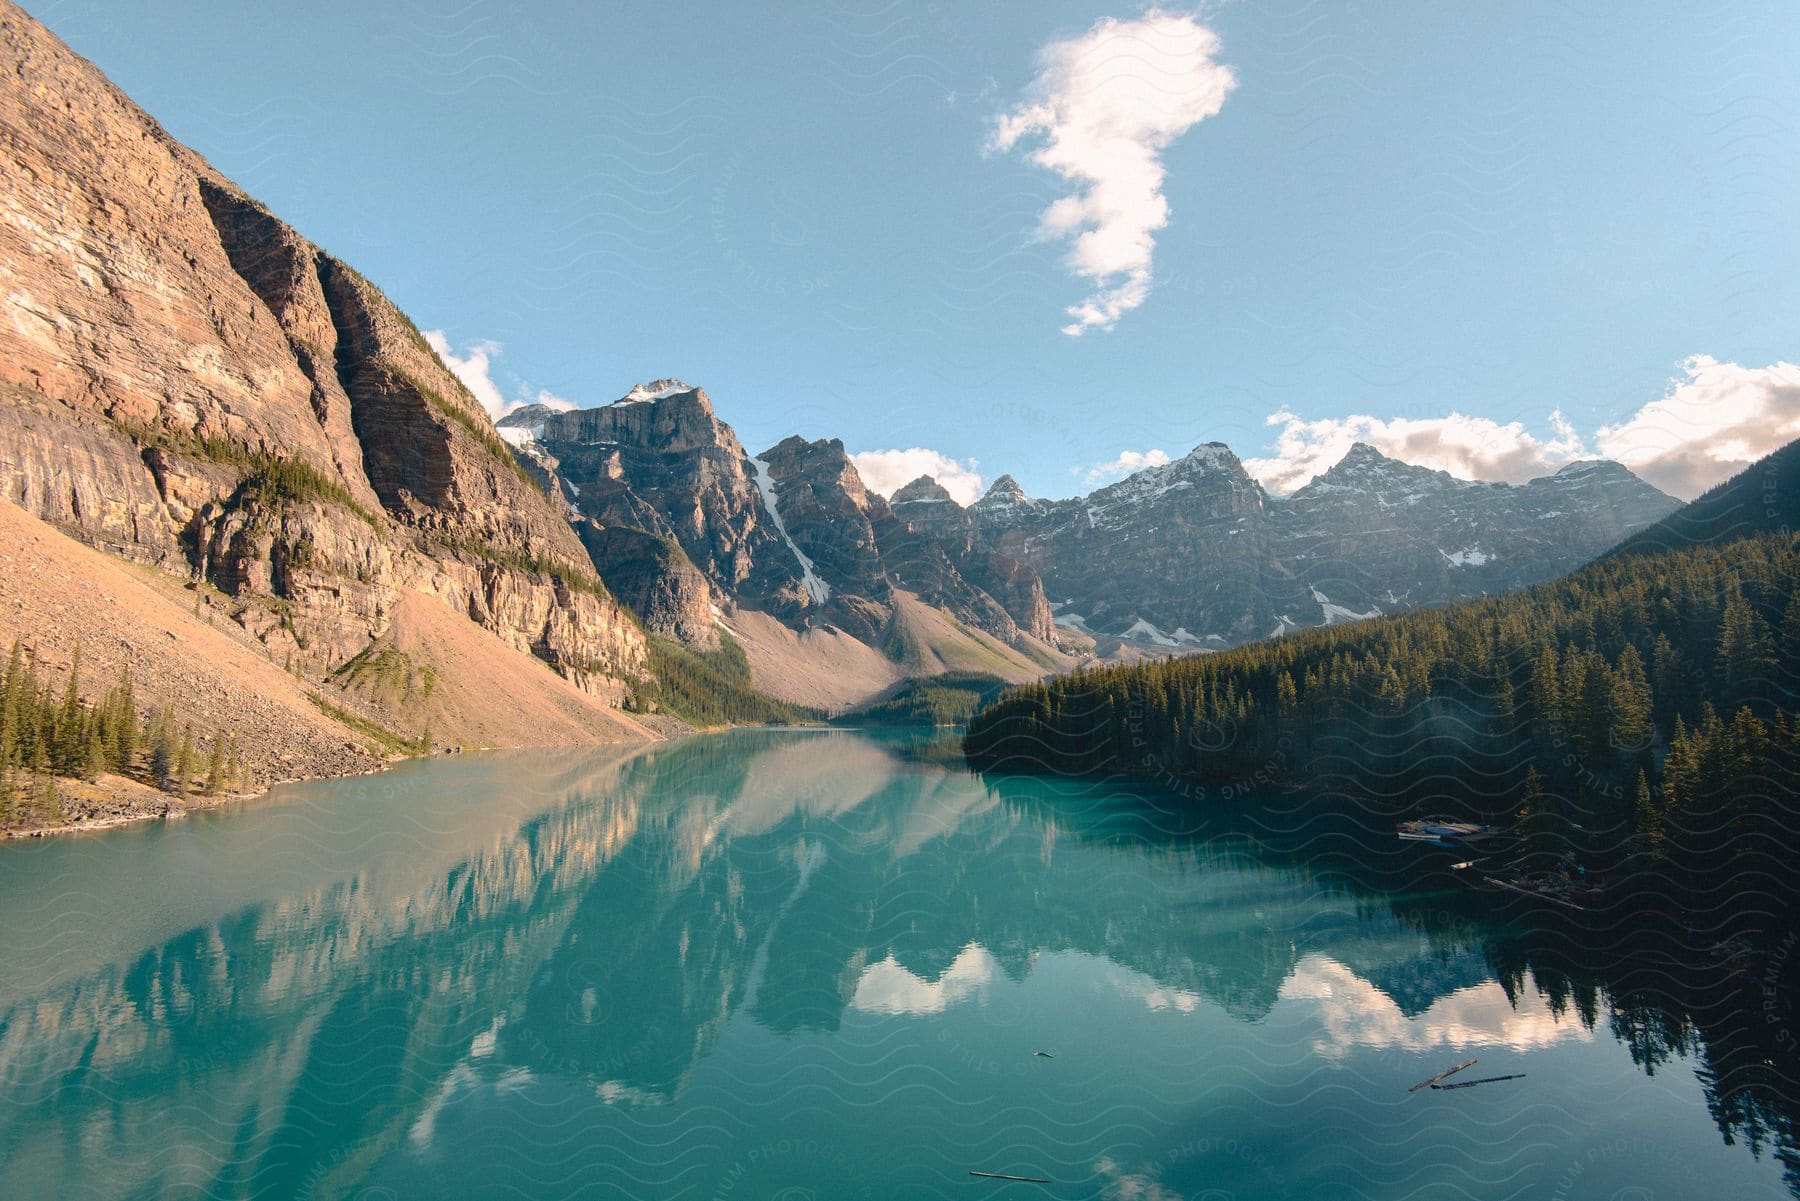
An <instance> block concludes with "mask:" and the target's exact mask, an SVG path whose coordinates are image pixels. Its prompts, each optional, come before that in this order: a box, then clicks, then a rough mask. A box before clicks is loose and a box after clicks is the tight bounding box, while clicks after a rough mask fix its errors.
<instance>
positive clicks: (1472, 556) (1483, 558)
mask: <svg viewBox="0 0 1800 1201" xmlns="http://www.w3.org/2000/svg"><path fill="white" fill-rule="evenodd" d="M1438 554H1440V555H1442V556H1444V561H1445V562H1446V563H1448V564H1450V566H1452V567H1480V566H1481V565H1482V564H1484V563H1492V562H1493V561H1494V556H1493V555H1490V554H1488V553H1487V552H1486V551H1484V550H1478V549H1476V548H1475V547H1472V546H1471V547H1466V548H1464V549H1463V550H1458V551H1448V550H1444V549H1442V548H1441V547H1440V548H1439V550H1438Z"/></svg>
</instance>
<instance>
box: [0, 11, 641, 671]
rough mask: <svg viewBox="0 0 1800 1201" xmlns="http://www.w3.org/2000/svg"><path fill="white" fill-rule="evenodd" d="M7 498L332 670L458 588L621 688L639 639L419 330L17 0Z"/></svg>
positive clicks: (5, 94) (507, 626)
mask: <svg viewBox="0 0 1800 1201" xmlns="http://www.w3.org/2000/svg"><path fill="white" fill-rule="evenodd" d="M0 63H4V65H5V67H6V69H5V70H0V306H3V307H4V309H5V313H4V320H0V494H4V496H5V497H6V498H7V499H10V500H12V501H14V502H15V503H17V504H19V505H20V506H22V507H23V508H25V509H27V510H29V511H31V512H33V513H36V514H38V515H40V516H42V517H44V518H46V519H48V520H51V521H53V522H56V523H58V524H59V525H60V526H61V527H62V528H64V529H65V530H67V531H69V532H71V533H74V534H76V535H77V536H78V537H81V538H83V539H84V540H87V541H89V542H92V543H94V544H96V545H100V546H102V547H105V548H106V549H109V550H112V551H114V552H117V553H121V554H125V555H128V556H130V557H133V558H137V559H140V560H143V561H145V562H149V563H154V564H156V565H158V566H161V567H164V568H167V569H171V570H174V571H178V572H183V573H188V574H191V575H194V576H197V577H201V578H204V579H206V580H208V581H210V582H212V583H214V584H216V585H218V586H219V587H220V588H222V589H224V590H225V591H226V592H228V593H231V594H233V595H234V596H238V597H240V598H246V599H251V600H259V601H262V602H266V604H263V605H262V606H261V607H257V606H252V607H251V609H249V610H247V613H249V614H250V615H249V616H247V617H246V618H245V620H246V622H247V624H251V625H253V626H255V627H257V631H258V632H259V634H261V635H262V636H263V637H264V638H265V641H266V642H267V644H268V645H269V648H270V650H271V652H272V653H273V654H275V655H276V656H277V657H281V656H285V657H286V658H288V659H289V660H292V659H293V658H294V657H295V656H298V657H299V658H300V659H301V661H302V662H303V663H306V664H307V665H308V666H309V668H317V669H321V670H329V669H330V668H331V667H332V666H333V665H335V664H336V663H338V662H341V661H342V660H343V659H345V658H347V657H349V656H350V655H353V654H355V653H356V652H357V651H358V650H359V649H360V648H361V647H363V646H365V645H367V644H368V642H369V640H370V639H371V638H373V637H375V636H378V635H379V634H380V633H381V632H382V630H383V629H384V628H385V625H386V622H387V620H388V617H389V614H390V613H391V610H392V606H393V604H394V601H395V597H396V596H397V595H398V594H399V591H400V590H401V589H411V590H415V591H417V592H422V593H425V594H428V595H432V596H436V597H438V598H440V599H441V600H443V601H445V602H446V603H448V604H449V605H451V606H453V607H454V608H455V609H457V610H458V611H459V612H463V613H466V614H467V615H468V616H469V618H470V619H471V620H473V621H475V622H477V623H479V624H480V625H482V626H484V627H485V628H487V629H488V630H490V631H492V632H493V633H494V634H496V635H498V636H499V637H500V638H501V639H503V640H504V641H505V642H507V643H509V644H511V645H512V646H514V647H515V648H517V649H519V650H522V651H528V652H530V653H532V654H534V655H536V656H537V657H539V658H540V659H542V660H544V661H545V662H546V663H548V664H550V665H551V666H552V667H554V668H555V669H557V670H558V671H559V672H561V673H563V674H564V675H565V676H567V677H568V678H570V679H572V680H575V681H577V682H578V683H581V684H582V685H584V686H586V687H589V688H590V689H592V690H594V691H595V692H597V693H602V694H608V695H611V694H616V693H617V692H618V690H619V687H620V686H619V684H618V682H617V681H618V679H619V678H621V677H630V676H632V675H634V674H636V673H638V672H640V671H641V670H642V668H643V664H644V646H643V639H642V634H641V632H640V631H639V630H638V629H637V627H636V626H635V624H634V623H633V622H632V621H631V620H630V618H629V617H628V616H627V615H626V614H625V613H624V612H623V611H622V610H621V609H620V608H619V607H618V606H617V605H616V604H615V603H614V602H613V601H612V599H611V597H610V596H608V595H607V594H606V591H605V589H604V588H603V587H602V586H601V585H600V583H599V580H598V577H597V575H596V573H595V571H594V569H593V566H592V563H591V561H590V559H589V557H588V554H587V552H586V550H585V549H584V548H583V546H582V544H581V542H580V540H579V539H578V538H577V537H576V535H575V532H574V531H573V530H572V529H571V528H570V526H569V523H568V522H567V520H566V519H565V515H564V512H563V508H562V506H561V505H560V503H558V502H557V501H555V500H553V499H551V498H550V497H548V496H546V495H545V494H544V492H543V491H542V490H540V488H539V487H538V486H537V485H536V484H535V483H534V482H533V480H532V479H531V478H530V476H529V474H528V473H527V472H525V471H524V470H523V469H522V468H521V467H520V465H519V464H518V463H517V462H516V461H515V460H514V458H513V456H512V454H511V453H510V451H509V450H508V448H507V447H506V445H505V444H504V443H503V442H502V441H501V440H500V438H499V437H498V436H497V435H496V433H495V431H494V429H493V427H492V425H491V423H490V422H489V421H488V419H487V416H486V414H485V413H484V412H483V411H482V409H481V408H480V406H479V405H478V404H477V403H476V402H475V400H474V399H473V398H472V397H471V396H469V394H468V393H467V391H466V390H465V389H463V387H462V386H461V385H460V384H459V383H458V381H457V380H456V379H455V377H454V376H453V375H451V373H450V372H449V371H447V370H446V369H445V368H444V366H443V364H442V363H441V362H439V360H438V359H437V357H436V355H434V354H433V353H432V352H431V350H430V348H429V347H427V346H426V345H425V342H424V340H423V339H422V338H421V337H420V336H419V334H418V332H417V330H416V329H414V328H413V326H412V324H411V322H409V321H408V320H407V319H406V317H405V316H404V315H403V314H401V313H400V311H399V310H398V309H396V308H395V307H394V306H393V304H392V303H391V302H389V301H388V300H387V298H386V297H385V296H383V295H382V294H381V293H380V292H379V291H378V290H377V289H375V288H374V287H373V286H372V285H370V284H369V283H368V282H367V281H366V280H364V279H362V278H361V277H360V276H359V275H357V274H356V272H355V271H353V270H352V269H351V268H349V267H348V266H346V265H345V264H343V263H341V262H339V261H337V260H335V259H333V258H332V257H330V256H329V255H326V254H324V253H323V252H321V251H320V250H319V249H318V248H317V247H315V246H313V245H312V244H311V243H309V242H308V241H307V240H306V239H305V238H303V237H301V236H300V235H299V234H298V233H296V232H295V231H294V230H293V229H292V228H290V227H289V226H287V225H286V224H284V223H283V222H282V221H280V220H279V219H278V218H276V217H275V216H274V215H273V214H271V213H270V212H269V211H268V210H267V209H265V208H263V207H262V206H261V205H259V204H258V203H256V202H255V201H253V200H251V199H250V198H249V197H247V196H246V195H244V194H243V192H242V191H241V190H239V189H238V188H237V187H236V186H235V185H233V184H232V183H231V182H230V181H229V180H226V179H225V178H224V177H222V176H221V175H219V174H218V173H217V172H216V171H214V170H213V169H212V168H211V166H210V165H208V164H207V163H206V162H205V161H204V160H202V159H201V158H200V157H199V156H198V155H195V154H194V153H193V152H192V151H190V150H188V149H187V148H186V147H183V146H182V145H180V144H179V143H177V142H175V141H174V140H173V139H171V138H170V137H169V136H168V134H167V133H166V132H164V131H163V130H162V128H161V127H160V126H158V125H157V124H156V122H155V121H153V120H152V119H151V118H150V117H148V116H147V115H145V114H144V113H143V112H142V111H141V110H139V109H138V108H137V107H136V106H135V105H133V104H132V103H131V102H130V101H129V100H128V99H126V98H125V97H124V96H123V95H122V94H121V93H120V92H119V91H118V90H117V89H116V88H114V87H113V86H112V85H111V84H110V83H108V82H107V80H106V79H105V78H104V77H103V76H102V75H101V74H100V73H99V72H98V71H97V70H95V69H94V67H93V66H92V65H90V64H89V63H87V62H86V61H84V60H82V59H81V58H79V57H77V56H76V55H74V54H73V53H72V52H70V51H69V50H68V48H67V47H65V46H63V45H62V44H61V43H60V42H59V41H57V40H56V39H55V38H54V37H53V36H52V35H51V34H49V33H48V32H47V31H46V30H45V29H44V28H43V27H42V26H41V25H39V24H38V23H37V22H35V21H33V20H32V19H31V18H30V17H29V16H27V15H25V14H24V13H22V12H21V11H20V10H18V9H17V8H16V7H14V6H12V5H11V4H9V3H5V2H4V0H0Z"/></svg>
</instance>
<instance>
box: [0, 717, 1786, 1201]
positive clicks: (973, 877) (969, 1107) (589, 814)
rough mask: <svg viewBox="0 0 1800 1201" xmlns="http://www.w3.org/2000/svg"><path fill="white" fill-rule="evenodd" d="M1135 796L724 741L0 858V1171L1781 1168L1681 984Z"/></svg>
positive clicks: (453, 1182)
mask: <svg viewBox="0 0 1800 1201" xmlns="http://www.w3.org/2000/svg"><path fill="white" fill-rule="evenodd" d="M1146 812H1153V809H1146V808H1145V806H1144V804H1143V803H1142V802H1141V801H1140V800H1139V799H1138V798H1133V797H1126V796H1121V795H1119V794H1118V793H1117V792H1115V791H1109V790H1107V789H1105V788H1103V787H1100V786H1096V785H1091V784H1073V783H1070V782H1067V781H1061V782H1053V781H1042V780H1032V779H1021V778H984V777H982V776H977V775H971V774H969V773H966V772H963V771H958V770H948V769H945V768H943V767H941V766H933V765H930V764H927V763H920V762H915V761H912V760H909V759H907V758H905V757H903V756H900V755H897V754H896V753H895V751H894V748H893V747H892V746H891V745H890V744H888V743H886V742H884V741H881V740H877V739H872V738H869V737H865V736H862V735H859V734H855V733H848V732H799V733H775V732H760V731H743V732H737V733H732V734H725V735H712V736H703V737H696V738H693V739H689V740H687V741H684V742H680V743H675V744H670V745H659V746H655V747H652V748H628V749H617V750H608V751H598V752H594V751H588V752H566V753H543V752H532V753H505V754H492V755H483V756H469V757H466V758H463V759H460V760H445V761H437V762H431V763H424V764H415V765H409V766H407V767H404V768H401V769H399V770H396V771H393V772H390V773H387V774H385V775H382V776H378V777H371V778H368V779H362V780H349V781H339V782H335V783H329V784H320V785H309V786H305V787H300V788H294V789H290V790H287V791H286V792H285V793H284V794H283V795H282V796H281V797H279V798H278V799H277V800H276V801H274V802H265V803H260V804H258V805H254V806H250V807H247V808H244V809H240V810H238V811H235V812H231V813H222V814H213V815H207V816H203V817H199V818H195V819H191V820H188V821H185V822H178V823H172V824H169V825H166V826H158V827H153V828H146V829H141V830H129V831H124V832H120V833H115V834H111V835H108V836H105V837H99V838H82V839H73V840H66V841H62V842H48V843H43V844H34V845H31V846H21V847H17V848H14V847H7V848H0V850H4V852H5V853H4V854H3V855H0V904H3V905H4V909H3V911H4V912H5V913H6V914H8V915H9V921H8V923H6V926H5V929H4V930H3V931H0V964H4V972H3V974H0V1081H4V1084H5V1090H4V1097H3V1099H0V1160H3V1161H4V1164H5V1179H6V1181H7V1184H6V1190H5V1191H7V1192H8V1193H10V1194H13V1195H18V1196H33V1197H51V1196H69V1197H83V1198H104V1197H138V1196H164V1195H188V1194H190V1193H191V1194H193V1195H205V1196H212V1197H271V1198H275V1197H364V1196H366V1197H370V1198H373V1197H412V1196H479V1195H489V1194H510V1195H522V1196H530V1197H534V1198H557V1197H563V1196H577V1195H580V1196H607V1195H629V1196H632V1197H637V1198H653V1197H694V1198H720V1197H730V1198H734V1199H742V1198H756V1197H794V1196H800V1195H808V1196H818V1197H858V1196H867V1197H881V1198H887V1197H909V1196H915V1197H935V1196H939V1195H941V1194H942V1193H944V1192H945V1191H947V1190H950V1189H952V1188H956V1189H966V1188H968V1187H969V1186H970V1185H971V1182H970V1181H969V1180H968V1177H967V1173H968V1172H969V1170H971V1169H974V1170H980V1171H990V1172H1000V1173H1013V1174H1019V1175H1031V1176H1045V1177H1049V1178H1051V1179H1053V1180H1054V1181H1056V1182H1057V1186H1058V1188H1059V1189H1060V1190H1061V1191H1058V1192H1054V1193H1053V1195H1070V1196H1095V1195H1099V1196H1112V1197H1137V1198H1141V1199H1144V1201H1153V1199H1157V1198H1162V1199H1168V1198H1198V1197H1202V1196H1207V1197H1216V1196H1224V1195H1229V1196H1234V1197H1239V1198H1273V1197H1307V1196H1314V1195H1319V1194H1321V1193H1322V1192H1323V1191H1325V1190H1326V1189H1327V1186H1328V1185H1329V1187H1330V1188H1334V1189H1337V1190H1339V1191H1341V1192H1343V1193H1344V1195H1354V1196H1362V1197H1415V1196H1416V1197H1427V1196H1437V1195H1444V1194H1445V1193H1446V1191H1459V1192H1461V1193H1466V1194H1470V1195H1477V1196H1487V1195H1520V1196H1596V1195H1597V1196H1611V1195H1615V1194H1617V1193H1619V1191H1620V1190H1630V1189H1639V1190H1645V1191H1643V1193H1642V1195H1644V1196H1653V1197H1661V1196H1692V1197H1700V1196H1738V1197H1755V1196H1781V1195H1785V1194H1786V1192H1787V1189H1786V1188H1785V1187H1784V1183H1783V1167H1784V1164H1785V1166H1786V1167H1787V1168H1788V1172H1789V1179H1790V1180H1791V1179H1792V1178H1793V1163H1794V1161H1793V1157H1792V1153H1791V1148H1792V1129H1793V1127H1792V1112H1793V1111H1792V1109H1791V1107H1788V1106H1786V1105H1785V1104H1784V1103H1783V1097H1784V1096H1785V1095H1786V1094H1785V1093H1784V1090H1783V1089H1782V1088H1780V1087H1778V1086H1779V1085H1780V1084H1781V1082H1782V1080H1783V1079H1786V1078H1789V1077H1787V1076H1786V1075H1785V1074H1784V1073H1783V1072H1781V1071H1779V1070H1777V1069H1776V1067H1774V1066H1773V1061H1768V1060H1767V1057H1766V1056H1763V1055H1761V1048H1760V1045H1757V1044H1749V1043H1744V1040H1743V1037H1742V1036H1741V1034H1733V1035H1731V1036H1730V1037H1729V1038H1727V1036H1725V1035H1722V1034H1720V1033H1718V1032H1717V1031H1716V1030H1714V1029H1712V1028H1711V1027H1710V1026H1709V1025H1708V1022H1709V1018H1708V1016H1707V1015H1706V1014H1694V1013H1690V1012H1688V1011H1687V1010H1686V1009H1684V1008H1682V1004H1681V1002H1680V1000H1679V999H1678V997H1677V996H1676V995H1675V994H1676V993H1678V992H1679V989H1676V990H1670V989H1659V988H1654V987H1653V988H1649V989H1637V988H1633V989H1627V988H1626V987H1624V985H1623V984H1621V982H1620V979H1619V978H1617V977H1614V976H1609V974H1608V973H1606V972H1605V971H1603V970H1602V969H1600V968H1599V967H1597V966H1596V962H1595V961H1594V959H1593V958H1592V956H1590V955H1587V954H1586V953H1584V952H1582V951H1580V950H1578V949H1574V948H1570V947H1567V946H1555V945H1549V946H1544V945H1539V941H1538V940H1537V939H1535V938H1534V937H1532V936H1529V935H1528V934H1526V933H1524V932H1521V931H1518V930H1513V929H1509V928H1508V927H1506V926H1505V925H1503V924H1500V923H1498V922H1496V921H1495V920H1493V919H1492V918H1490V917H1489V916H1487V915H1485V913H1484V911H1483V908H1482V906H1480V905H1478V904H1474V903H1471V901H1470V899H1469V898H1467V897H1464V896H1462V895H1461V894H1459V893H1438V894H1420V893H1409V892H1404V891H1399V890H1395V889H1393V888H1392V887H1379V886H1375V885H1371V884H1369V883H1368V882H1366V881H1363V882H1359V881H1358V880H1356V879H1355V878H1354V873H1351V874H1348V875H1346V874H1342V873H1339V874H1331V873H1325V872H1321V871H1319V870H1316V866H1315V865H1314V864H1312V863H1311V862H1310V861H1309V859H1308V856H1307V854H1306V840H1305V839H1304V838H1301V839H1296V840H1294V843H1293V845H1292V846H1290V847H1287V848H1286V849H1282V848H1279V847H1275V846H1271V845H1267V844H1265V843H1260V842H1254V841H1250V840H1247V839H1245V838H1242V837H1238V836H1235V835H1228V834H1221V833H1218V832H1216V831H1208V830H1205V829H1200V830H1192V831H1188V832H1186V833H1183V834H1180V835H1177V834H1173V833H1170V832H1168V828H1167V825H1166V824H1164V823H1159V821H1158V820H1156V819H1155V818H1154V817H1150V818H1146V817H1145V816H1144V814H1145V813H1146ZM1577 964H1578V965H1580V966H1579V967H1577V966H1573V965H1577ZM1665 976H1666V974H1665ZM1657 980H1659V981H1664V982H1666V980H1665V977H1657ZM1731 1039H1735V1040H1736V1041H1735V1042H1733V1043H1732V1045H1731V1046H1730V1047H1729V1048H1726V1049H1725V1050H1723V1051H1722V1050H1721V1047H1722V1046H1723V1044H1724V1043H1726V1042H1728V1041H1730V1040H1731ZM1715 1044H1718V1045H1715ZM1039 1052H1042V1054H1039ZM1722 1054H1729V1055H1732V1056H1735V1057H1736V1058H1737V1059H1738V1060H1745V1062H1751V1061H1755V1062H1758V1063H1765V1062H1766V1063H1767V1067H1768V1070H1767V1072H1766V1073H1765V1074H1764V1076H1763V1077H1761V1078H1758V1079H1756V1080H1754V1081H1752V1083H1751V1084H1750V1085H1743V1084H1742V1081H1743V1080H1744V1079H1745V1076H1744V1072H1743V1071H1738V1070H1733V1071H1730V1072H1727V1071H1725V1069H1724V1068H1722V1066H1721V1063H1720V1056H1721V1055H1722ZM1471 1057H1478V1058H1479V1059H1480V1061H1481V1062H1480V1066H1479V1070H1478V1071H1474V1072H1470V1073H1468V1074H1467V1075H1468V1076H1469V1077H1487V1076H1498V1075H1505V1074H1518V1073H1523V1074H1524V1079H1520V1080H1512V1081H1507V1082H1496V1083H1493V1084H1489V1085H1482V1086H1479V1087H1475V1088H1470V1089H1464V1090H1458V1091H1451V1092H1443V1091H1440V1092H1432V1091H1430V1090H1425V1091H1423V1092H1422V1093H1418V1094H1413V1093H1409V1092H1408V1091H1407V1089H1408V1086H1410V1085H1411V1084H1413V1083H1415V1082H1417V1081H1418V1080H1420V1079H1422V1078H1424V1077H1425V1076H1428V1075H1431V1074H1432V1073H1435V1072H1438V1071H1441V1070H1443V1069H1444V1068H1447V1067H1450V1066H1452V1065H1453V1064H1454V1063H1456V1062H1458V1061H1460V1060H1463V1059H1468V1058H1471ZM1746 1057H1749V1059H1748V1060H1746ZM1646 1068H1649V1069H1651V1070H1653V1071H1654V1075H1651V1074H1647V1072H1646V1070H1645V1069H1646ZM1727 1076H1729V1083H1724V1081H1725V1080H1726V1077H1727ZM1722 1129H1723V1130H1725V1131H1727V1132H1728V1133H1729V1135H1730V1137H1731V1138H1732V1140H1734V1142H1735V1143H1736V1144H1737V1145H1727V1143H1726V1142H1725V1141H1724V1140H1722V1139H1721V1137H1720V1132H1721V1130H1722ZM1745 1144H1749V1145H1748V1146H1746V1145H1745ZM1063 1186H1068V1187H1063ZM795 1189H799V1190H802V1192H799V1193H796V1192H792V1191H787V1190H795ZM379 1190H387V1191H385V1192H383V1191H379ZM1209 1190H1210V1191H1209ZM1558 1190H1560V1192H1559V1191H1558ZM1633 1195H1636V1194H1633Z"/></svg>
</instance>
